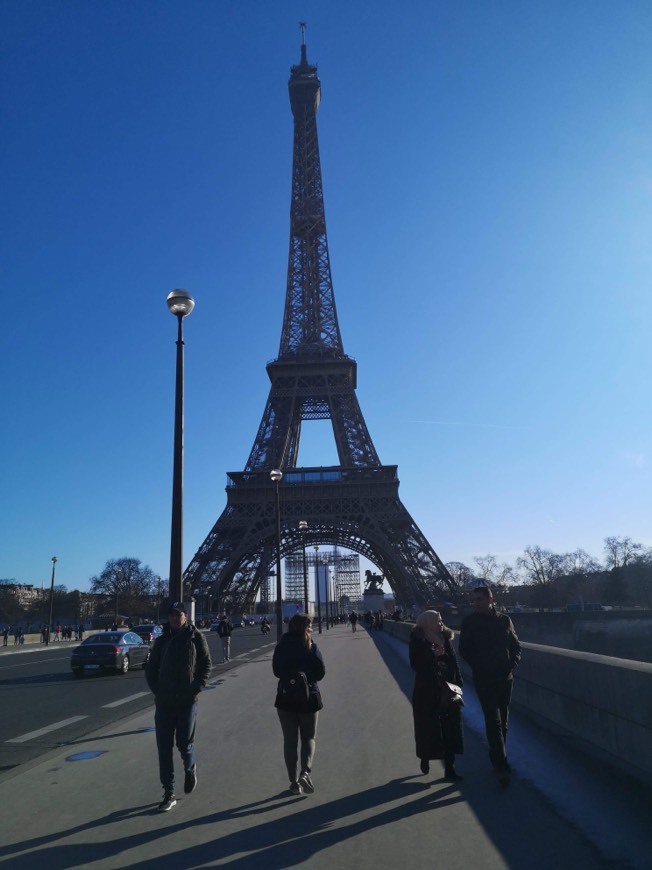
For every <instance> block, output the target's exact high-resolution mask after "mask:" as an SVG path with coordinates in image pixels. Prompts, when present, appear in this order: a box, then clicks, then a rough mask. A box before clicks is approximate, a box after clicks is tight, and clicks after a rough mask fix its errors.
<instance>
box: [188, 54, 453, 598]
mask: <svg viewBox="0 0 652 870" xmlns="http://www.w3.org/2000/svg"><path fill="white" fill-rule="evenodd" d="M289 93H290V105H291V108H292V114H293V116H294V149H293V162H292V200H291V210H290V251H289V260H288V274H287V290H286V297H285V311H284V316H283V329H282V332H281V343H280V347H279V354H278V358H277V359H276V360H274V361H273V362H271V363H269V364H268V365H267V374H268V376H269V379H270V381H271V388H270V392H269V397H268V399H267V404H266V406H265V410H264V412H263V416H262V420H261V423H260V427H259V429H258V433H257V435H256V438H255V440H254V444H253V447H252V449H251V453H250V455H249V459H248V460H247V464H246V466H245V470H244V471H242V472H230V473H229V474H228V484H227V489H226V492H227V505H226V508H225V509H224V511H223V513H222V515H221V516H220V517H219V519H218V520H217V522H216V524H215V526H214V527H213V529H212V530H211V532H210V533H209V535H208V536H207V538H206V540H205V541H204V543H203V544H202V545H201V547H200V548H199V550H198V551H197V553H196V554H195V556H194V557H193V559H192V561H191V563H190V565H189V566H188V569H187V571H186V580H188V581H189V582H190V583H191V585H192V587H193V588H200V589H201V590H203V591H206V592H208V590H209V589H210V592H211V593H212V595H213V597H215V598H218V599H219V600H220V604H221V606H222V607H224V608H229V609H231V608H232V609H233V611H242V610H248V609H250V608H251V607H252V605H253V603H254V601H255V598H256V595H257V593H258V591H259V589H260V588H261V585H262V584H263V583H264V582H265V581H266V580H267V577H268V575H269V572H270V568H271V566H272V563H273V558H274V550H275V540H276V520H275V499H274V496H275V491H274V484H273V483H272V482H271V480H270V477H269V473H270V471H271V470H272V469H274V468H280V469H281V470H282V471H283V474H284V477H283V480H282V483H281V484H280V504H281V511H280V512H281V538H282V545H281V553H282V555H283V556H285V555H287V554H289V553H292V552H296V551H299V550H300V549H301V547H302V545H303V543H304V539H303V537H302V533H301V532H300V531H299V521H300V520H305V521H307V523H308V530H307V532H305V543H306V545H308V546H314V545H324V544H325V545H331V546H338V547H345V548H347V549H350V550H353V551H355V552H357V553H360V554H361V555H363V556H365V557H367V558H368V559H369V560H370V561H372V562H373V563H374V564H375V565H377V566H378V567H379V568H380V570H381V571H382V573H383V574H384V575H385V577H386V579H387V581H388V582H389V584H390V586H391V587H392V590H393V591H394V593H395V595H396V597H397V600H398V601H399V602H400V603H401V604H402V605H403V606H406V607H409V606H411V605H413V604H418V605H424V604H427V603H429V602H434V601H437V600H439V599H440V598H441V596H442V594H446V595H450V593H451V592H452V591H453V586H452V581H451V578H450V575H449V573H448V571H447V569H446V567H445V566H444V565H443V563H442V562H441V560H440V559H439V557H438V556H437V554H436V553H435V551H434V550H433V548H432V547H431V546H430V544H429V543H428V541H427V540H426V538H425V536H424V535H423V534H422V532H421V531H420V529H419V528H418V527H417V525H416V523H415V522H414V520H413V519H412V517H411V516H410V515H409V513H408V512H407V510H406V509H405V507H404V506H403V504H402V502H401V500H400V498H399V495H398V487H399V481H398V475H397V466H395V465H382V463H381V462H380V459H379V457H378V454H377V453H376V449H375V447H374V445H373V442H372V440H371V437H370V435H369V432H368V430H367V426H366V423H365V421H364V418H363V416H362V411H361V410H360V406H359V404H358V400H357V397H356V393H355V389H356V386H357V379H356V375H357V368H356V362H355V360H353V359H351V358H350V357H348V356H347V355H346V354H345V353H344V348H343V345H342V337H341V334H340V329H339V324H338V319H337V311H336V308H335V296H334V293H333V282H332V278H331V269H330V256H329V251H328V239H327V235H326V213H325V209H324V195H323V188H322V175H321V164H320V159H319V142H318V138H317V109H318V106H319V101H320V96H321V83H320V81H319V78H318V76H317V67H316V66H314V65H312V64H310V63H308V59H307V52H306V45H305V42H303V40H302V45H301V62H300V63H299V64H298V65H297V66H293V67H292V68H291V74H290V80H289ZM307 420H330V421H331V423H332V427H333V435H334V438H335V446H336V449H337V455H338V460H339V465H337V466H329V467H319V468H299V467H297V459H298V453H299V442H300V438H301V424H302V422H303V421H307Z"/></svg>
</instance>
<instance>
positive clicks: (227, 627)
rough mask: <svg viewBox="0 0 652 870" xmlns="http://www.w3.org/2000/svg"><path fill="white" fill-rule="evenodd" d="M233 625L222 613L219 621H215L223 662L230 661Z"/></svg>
mask: <svg viewBox="0 0 652 870" xmlns="http://www.w3.org/2000/svg"><path fill="white" fill-rule="evenodd" d="M232 631H233V626H232V625H231V621H230V620H229V619H227V616H226V614H224V613H223V614H222V616H221V618H220V621H219V622H218V623H217V634H218V636H219V637H220V639H221V641H222V660H223V661H225V662H230V661H231V632H232Z"/></svg>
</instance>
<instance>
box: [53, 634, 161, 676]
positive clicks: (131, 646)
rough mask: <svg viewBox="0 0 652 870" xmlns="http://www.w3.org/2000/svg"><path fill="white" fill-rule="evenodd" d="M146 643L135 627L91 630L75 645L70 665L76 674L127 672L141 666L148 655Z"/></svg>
mask: <svg viewBox="0 0 652 870" xmlns="http://www.w3.org/2000/svg"><path fill="white" fill-rule="evenodd" d="M149 649H150V647H149V643H146V642H145V641H144V640H143V639H142V637H139V636H138V635H137V634H136V633H135V632H134V631H101V632H98V633H97V634H90V635H89V636H88V637H87V638H86V640H84V641H83V643H81V644H80V646H78V647H75V649H74V650H73V651H72V656H71V658H70V667H71V668H72V672H73V674H74V675H75V676H76V677H83V676H84V674H85V673H86V672H87V671H88V672H90V671H104V670H110V671H116V672H117V673H118V674H126V673H127V671H128V670H129V668H136V667H138V665H140V666H141V667H142V668H144V667H145V665H146V664H147V659H148V658H149Z"/></svg>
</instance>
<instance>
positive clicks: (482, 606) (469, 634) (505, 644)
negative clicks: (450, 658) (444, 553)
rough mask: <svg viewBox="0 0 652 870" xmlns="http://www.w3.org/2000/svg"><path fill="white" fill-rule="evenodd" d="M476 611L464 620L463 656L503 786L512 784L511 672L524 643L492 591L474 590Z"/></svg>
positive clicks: (493, 760) (473, 599)
mask: <svg viewBox="0 0 652 870" xmlns="http://www.w3.org/2000/svg"><path fill="white" fill-rule="evenodd" d="M471 601H472V604H473V607H474V609H475V613H471V614H470V615H469V616H466V617H465V618H464V619H463V620H462V625H461V627H460V642H459V653H460V656H461V657H462V658H463V659H464V661H465V662H467V663H468V664H469V665H470V666H471V670H472V672H473V685H474V686H475V691H476V693H477V696H478V700H479V701H480V705H481V707H482V712H483V713H484V721H485V729H486V733H487V741H488V743H489V758H490V760H491V763H492V765H493V767H494V770H495V771H496V773H497V774H498V777H499V779H500V782H501V784H502V785H504V786H506V785H509V776H510V773H511V772H512V771H511V767H510V765H509V762H508V760H507V750H506V745H505V744H506V741H507V722H508V719H509V705H510V701H511V699H512V688H513V677H512V674H513V672H514V670H515V668H516V666H517V665H518V663H519V661H520V660H521V643H520V641H519V639H518V637H517V636H516V632H515V630H514V626H513V624H512V620H511V619H510V618H509V616H508V615H507V614H506V613H498V612H497V610H496V608H495V607H494V599H493V595H492V593H491V590H490V589H489V588H488V587H486V586H479V587H478V588H477V589H474V590H473V595H472V599H471Z"/></svg>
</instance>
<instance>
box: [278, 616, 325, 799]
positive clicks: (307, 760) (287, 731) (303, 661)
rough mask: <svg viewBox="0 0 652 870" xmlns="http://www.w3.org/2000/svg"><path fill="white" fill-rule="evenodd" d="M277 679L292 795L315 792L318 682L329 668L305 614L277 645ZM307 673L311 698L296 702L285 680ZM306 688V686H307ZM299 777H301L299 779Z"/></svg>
mask: <svg viewBox="0 0 652 870" xmlns="http://www.w3.org/2000/svg"><path fill="white" fill-rule="evenodd" d="M272 669H273V671H274V676H276V677H278V678H279V685H278V692H277V694H276V702H275V704H274V706H275V707H276V710H277V712H278V718H279V721H280V723H281V729H282V731H283V756H284V758H285V766H286V768H287V772H288V776H289V778H290V792H291V794H295V795H300V794H303V793H304V792H307V793H312V792H314V790H315V787H314V785H313V782H312V779H311V778H310V771H311V768H312V760H313V756H314V754H315V737H316V735H317V716H318V711H319V710H321V709H322V707H323V706H324V705H323V704H322V700H321V694H320V692H319V688H318V686H317V683H318V681H319V680H321V679H323V678H324V674H325V673H326V669H325V667H324V660H323V659H322V657H321V653H320V652H319V650H318V649H317V645H316V644H315V643H314V642H313V640H312V620H311V619H310V617H309V616H308V615H307V614H306V613H295V615H294V616H293V617H292V619H291V620H290V624H289V625H288V630H287V634H284V635H283V636H282V637H281V639H280V641H279V642H278V643H277V645H276V649H275V650H274V656H273V657H272ZM301 674H305V677H306V681H307V683H308V697H307V698H305V697H304V698H303V699H301V700H298V701H297V700H295V699H294V698H292V697H290V695H289V693H288V692H287V691H285V689H286V688H287V686H286V685H285V681H286V680H288V679H290V678H292V679H294V680H295V681H296V678H297V677H299V675H301ZM304 685H305V683H304ZM299 736H300V737H301V772H300V773H299V767H298V764H299V758H298V745H299ZM297 774H299V775H298V776H297Z"/></svg>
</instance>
